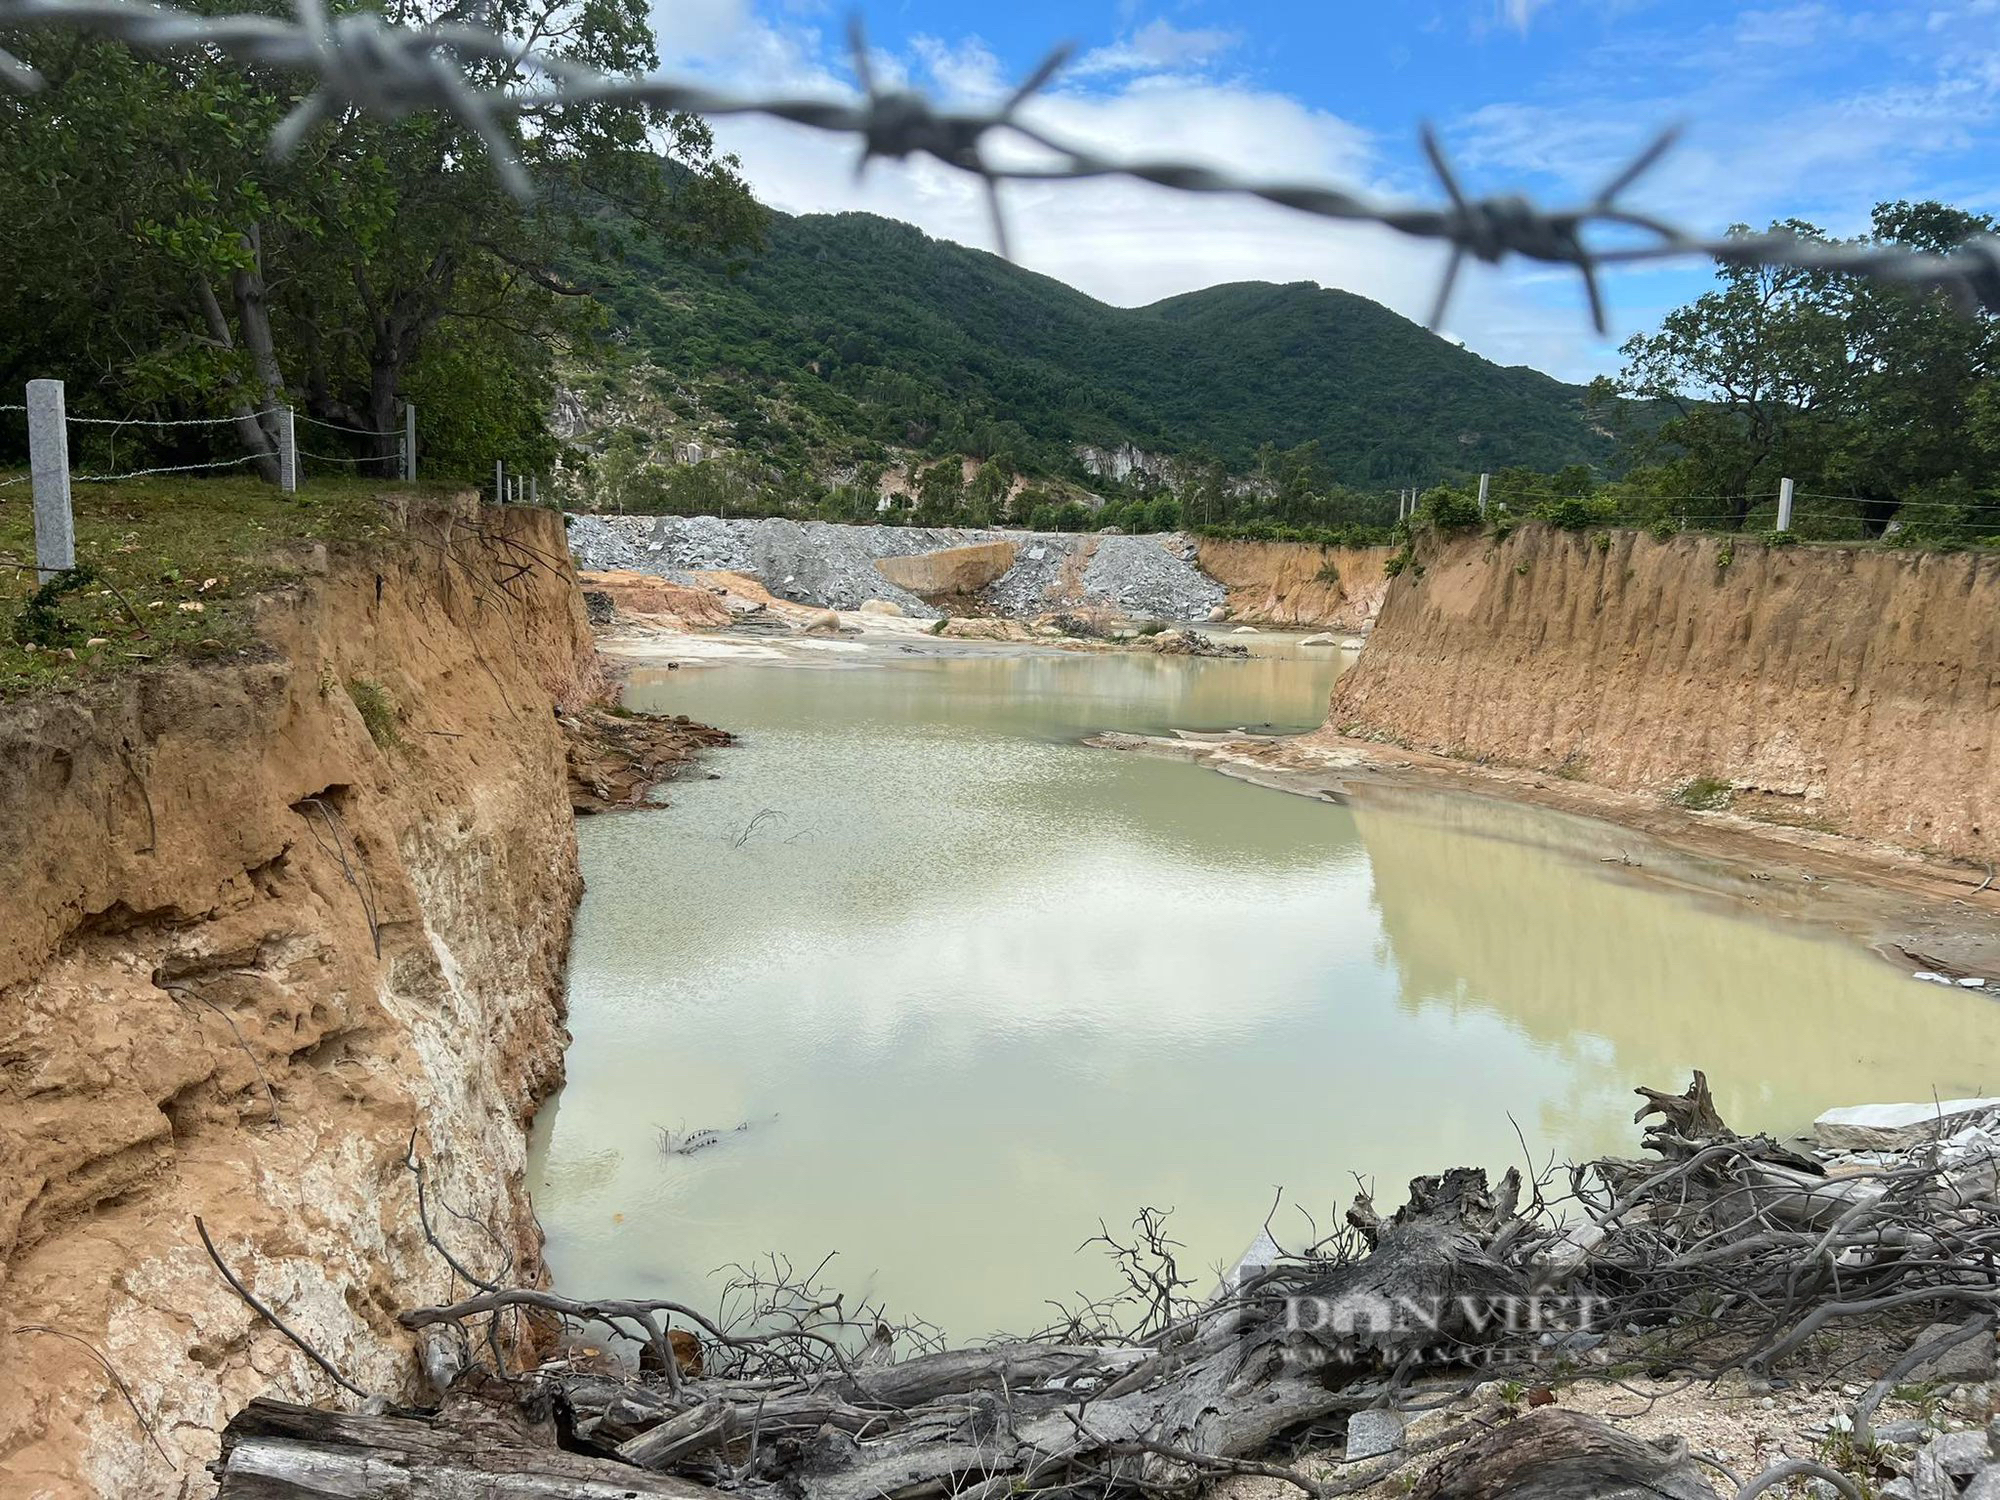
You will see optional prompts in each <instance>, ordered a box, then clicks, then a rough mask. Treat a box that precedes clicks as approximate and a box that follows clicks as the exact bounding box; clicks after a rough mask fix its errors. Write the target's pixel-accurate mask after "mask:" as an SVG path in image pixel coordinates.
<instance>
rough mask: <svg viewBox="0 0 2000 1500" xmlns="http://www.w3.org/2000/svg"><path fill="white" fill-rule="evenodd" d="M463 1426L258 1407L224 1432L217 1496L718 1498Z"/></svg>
mask: <svg viewBox="0 0 2000 1500" xmlns="http://www.w3.org/2000/svg"><path fill="white" fill-rule="evenodd" d="M454 1418H456V1420H454ZM463 1420H464V1413H463V1411H460V1412H457V1413H454V1414H447V1415H441V1416H439V1417H424V1416H414V1415H398V1416H379V1417H370V1416H350V1415H347V1414H345V1413H342V1412H332V1411H322V1410H319V1409H316V1408H313V1407H305V1406H291V1405H288V1404H287V1403H285V1402H282V1401H266V1400H256V1401H252V1402H251V1403H250V1405H249V1406H247V1407H245V1408H244V1409H243V1411H241V1412H240V1413H238V1414H237V1416H236V1418H235V1419H234V1420H233V1421H231V1422H230V1424H229V1426H228V1427H227V1428H226V1429H224V1432H223V1435H222V1456H221V1457H220V1458H218V1459H217V1460H216V1461H215V1464H214V1465H213V1469H214V1473H215V1476H216V1495H217V1500H320V1497H325V1500H335V1497H339V1500H366V1497H371V1496H382V1497H389V1496H399V1497H400V1496H423V1497H425V1500H712V1496H713V1491H711V1490H709V1489H707V1488H705V1487H704V1486H702V1485H699V1484H695V1483H692V1482H691V1481H689V1480H685V1479H673V1478H669V1477H667V1476H666V1475H662V1474H648V1473H645V1472H643V1471H641V1470H638V1469H634V1468H632V1467H631V1466H630V1465H628V1464H622V1463H617V1462H615V1461H611V1460H607V1459H602V1458H592V1457H589V1456H587V1455H584V1454H579V1453H570V1452H566V1451H564V1450H563V1449H561V1448H558V1447H556V1446H554V1444H553V1442H552V1441H539V1442H538V1441H533V1440H532V1439H530V1438H528V1437H527V1436H526V1435H525V1434H523V1435H517V1436H514V1437H511V1438H510V1437H508V1436H496V1435H495V1434H494V1433H492V1432H488V1431H482V1430H480V1429H479V1427H478V1426H477V1424H475V1425H473V1426H472V1427H471V1428H470V1429H468V1428H466V1427H464V1426H462V1425H460V1424H461V1423H462V1422H463Z"/></svg>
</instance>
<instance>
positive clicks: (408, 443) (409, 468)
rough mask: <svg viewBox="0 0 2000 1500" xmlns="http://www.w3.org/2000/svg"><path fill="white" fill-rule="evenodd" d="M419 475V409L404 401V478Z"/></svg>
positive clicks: (412, 478) (411, 478)
mask: <svg viewBox="0 0 2000 1500" xmlns="http://www.w3.org/2000/svg"><path fill="white" fill-rule="evenodd" d="M416 477H417V409H416V407H414V406H412V405H411V404H410V403H409V402H407V401H405V402H404V403H403V478H404V479H406V480H414V479H415V478H416Z"/></svg>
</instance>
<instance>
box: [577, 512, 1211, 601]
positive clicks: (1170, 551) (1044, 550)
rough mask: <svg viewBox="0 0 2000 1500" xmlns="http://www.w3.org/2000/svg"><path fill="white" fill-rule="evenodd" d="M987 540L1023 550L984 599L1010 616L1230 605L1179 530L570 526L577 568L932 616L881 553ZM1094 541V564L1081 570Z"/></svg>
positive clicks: (656, 523)
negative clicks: (731, 579) (723, 575)
mask: <svg viewBox="0 0 2000 1500" xmlns="http://www.w3.org/2000/svg"><path fill="white" fill-rule="evenodd" d="M988 541H1011V542H1013V543H1015V544H1016V546H1017V552H1016V557H1015V563H1014V566H1013V568H1012V569H1011V570H1010V571H1009V572H1008V573H1007V574H1006V575H1005V576H1003V577H1002V578H1000V579H999V580H998V581H997V582H995V583H994V584H993V585H992V586H991V587H990V588H989V589H988V590H987V591H986V599H987V602H988V603H989V604H990V605H991V606H992V607H993V608H994V609H996V610H998V611H999V612H1000V613H1002V614H1005V615H1008V616H1010V617H1013V618H1017V619H1030V618H1033V617H1034V616H1036V615H1040V614H1045V613H1048V612H1050V611H1053V610H1061V609H1076V608H1096V609H1106V610H1113V611H1116V612H1118V613H1120V614H1123V615H1126V616H1128V617H1131V618H1134V619H1155V620H1205V619H1207V618H1208V617H1209V616H1210V614H1211V613H1212V612H1213V611H1214V610H1215V609H1217V608H1218V607H1219V606H1220V605H1221V604H1222V603H1223V598H1224V591H1223V588H1222V585H1221V584H1219V583H1217V582H1216V581H1215V580H1214V579H1212V578H1210V577H1209V576H1208V575H1207V574H1205V573H1203V572H1202V571H1201V569H1200V568H1199V567H1198V566H1197V565H1196V563H1195V560H1194V559H1195V548H1194V543H1193V541H1192V540H1191V539H1190V538H1188V537H1185V536H1182V535H1180V534H1179V533H1167V534H1164V535H1157V536H1094V535H1075V534H1070V533H1044V532H1024V531H979V530H969V529H965V528H960V527H915V526H838V525H833V524H830V523H828V522H824V521H786V520H724V519H722V518H720V517H717V516H586V515H578V516H572V517H571V518H570V522H569V542H570V551H571V553H572V554H573V555H574V556H575V558H576V562H577V566H578V567H580V568H585V569H608V568H630V569H633V570H635V571H638V572H642V573H653V574H657V575H659V576H661V577H665V578H672V579H674V580H676V581H678V582H686V581H687V576H688V574H690V573H693V572H697V571H706V570H714V569H723V570H727V571H729V572H733V573H744V574H747V575H749V576H750V577H753V578H755V579H757V580H758V581H759V582H760V583H762V584H763V585H764V587H765V588H767V589H769V590H770V591H771V592H772V593H774V594H776V595H778V596H779V597H780V598H783V599H791V600H794V601H796V602H797V603H800V604H811V605H817V606H819V607H821V608H824V609H841V610H851V609H858V608H860V606H861V604H862V603H863V602H864V601H865V600H869V599H885V600H888V601H890V602H891V603H894V604H897V605H899V606H901V608H902V610H903V613H904V614H906V615H908V616H911V617H912V618H916V619H925V620H933V619H936V618H937V617H938V613H939V612H938V611H937V610H936V609H935V608H933V607H932V606H930V605H928V604H926V603H925V602H924V601H923V600H922V599H920V598H918V597H917V596H916V595H915V594H912V593H909V592H908V591H907V590H904V589H901V588H898V587H897V586H896V585H895V584H892V583H890V582H889V580H888V579H886V578H884V577H883V576H882V574H881V573H880V572H879V571H878V570H877V569H876V567H875V559H877V558H880V557H907V556H913V555H917V554H922V553H927V552H940V551H944V550H945V549H947V548H951V547H963V546H966V545H968V544H970V543H974V542H988ZM1085 549H1090V556H1089V560H1088V562H1087V563H1086V564H1084V565H1082V566H1081V567H1077V566H1073V565H1072V564H1073V562H1075V561H1079V560H1080V557H1081V554H1082V553H1083V552H1084V551H1085ZM1079 583H1080V585H1081V586H1080V587H1078V584H1079Z"/></svg>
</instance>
